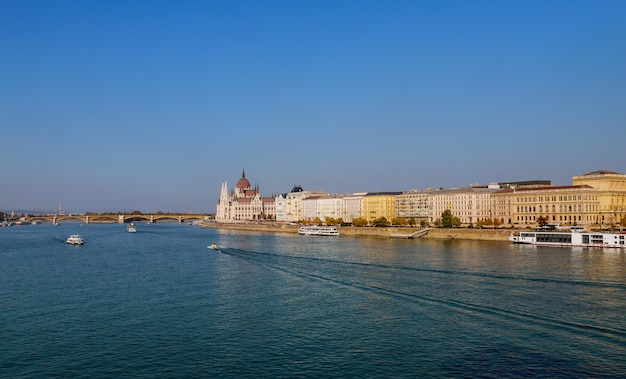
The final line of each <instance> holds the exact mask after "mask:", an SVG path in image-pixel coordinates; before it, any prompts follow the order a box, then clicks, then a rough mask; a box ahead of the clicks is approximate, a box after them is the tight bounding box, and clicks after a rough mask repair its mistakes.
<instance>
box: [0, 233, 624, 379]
mask: <svg viewBox="0 0 626 379" xmlns="http://www.w3.org/2000/svg"><path fill="white" fill-rule="evenodd" d="M137 230H138V231H137V233H127V232H126V231H125V227H124V225H117V224H115V225H96V224H90V225H80V224H77V223H75V224H70V223H67V224H61V225H60V226H52V225H49V224H47V225H46V224H43V225H32V226H20V227H11V228H1V229H0V342H1V343H0V377H6V378H9V377H10V378H34V377H72V378H81V377H82V378H101V377H109V378H118V377H129V378H162V377H165V378H169V377H171V378H193V377H233V378H280V377H305V378H309V377H310V378H330V377H342V378H343V377H354V378H367V377H375V378H381V377H398V378H401V377H445V378H456V377H458V378H466V377H494V378H496V377H497V378H506V377H515V378H518V377H549V378H558V377H564V378H565V377H566V378H570V377H582V378H586V377H594V378H610V377H614V378H618V377H622V378H623V377H624V376H626V358H625V357H626V252H625V251H621V250H601V249H599V250H591V249H572V248H547V247H534V246H522V245H511V244H508V243H505V242H476V241H473V242H469V241H459V240H448V241H437V240H404V239H403V240H393V239H384V238H352V237H344V236H341V237H305V236H298V235H294V234H260V233H253V232H243V231H226V230H218V229H202V228H198V227H195V226H194V227H192V226H188V225H180V224H173V223H172V224H158V223H157V224H152V225H146V224H142V223H139V224H137ZM73 233H79V234H81V235H83V237H84V239H85V245H84V246H70V245H66V244H64V240H65V238H66V237H67V236H68V235H69V234H73ZM211 243H217V244H219V245H223V246H225V248H223V249H222V251H221V252H219V251H213V250H209V249H207V246H208V245H210V244H211Z"/></svg>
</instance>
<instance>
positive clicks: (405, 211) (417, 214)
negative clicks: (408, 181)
mask: <svg viewBox="0 0 626 379" xmlns="http://www.w3.org/2000/svg"><path fill="white" fill-rule="evenodd" d="M430 192H431V190H426V191H418V190H415V189H413V190H410V191H407V192H403V193H401V194H399V195H398V196H396V215H397V216H398V217H402V218H405V219H414V220H415V221H417V222H416V224H419V221H427V220H428V196H429V194H430Z"/></svg>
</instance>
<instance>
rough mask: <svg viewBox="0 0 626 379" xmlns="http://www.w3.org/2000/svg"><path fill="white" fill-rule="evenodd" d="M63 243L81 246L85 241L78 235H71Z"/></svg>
mask: <svg viewBox="0 0 626 379" xmlns="http://www.w3.org/2000/svg"><path fill="white" fill-rule="evenodd" d="M65 243H67V244H70V245H82V244H84V243H85V241H84V240H83V237H81V236H80V234H72V235H71V236H69V237H67V239H66V240H65Z"/></svg>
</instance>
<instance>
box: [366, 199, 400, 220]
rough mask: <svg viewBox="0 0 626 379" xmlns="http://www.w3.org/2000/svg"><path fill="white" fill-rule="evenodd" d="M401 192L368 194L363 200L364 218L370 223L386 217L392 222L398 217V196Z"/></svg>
mask: <svg viewBox="0 0 626 379" xmlns="http://www.w3.org/2000/svg"><path fill="white" fill-rule="evenodd" d="M400 193H401V192H368V193H367V194H366V195H365V196H363V199H362V203H361V206H362V215H363V216H362V217H363V218H365V219H366V220H367V221H368V222H371V221H374V220H376V219H378V218H381V217H384V218H386V219H387V221H389V222H391V220H392V219H393V218H395V217H396V196H397V195H399V194H400Z"/></svg>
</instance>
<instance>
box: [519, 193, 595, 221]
mask: <svg viewBox="0 0 626 379" xmlns="http://www.w3.org/2000/svg"><path fill="white" fill-rule="evenodd" d="M599 211H600V202H599V197H598V190H597V189H595V188H592V187H590V186H588V185H576V186H553V187H544V188H520V189H517V190H515V191H514V192H513V193H512V194H511V218H512V220H513V224H515V225H517V226H520V227H535V226H538V224H539V217H541V218H542V219H543V220H545V221H546V222H547V223H549V224H559V225H563V226H574V225H582V226H587V225H589V226H593V225H595V224H598V222H599V220H600V212H599Z"/></svg>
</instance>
